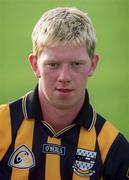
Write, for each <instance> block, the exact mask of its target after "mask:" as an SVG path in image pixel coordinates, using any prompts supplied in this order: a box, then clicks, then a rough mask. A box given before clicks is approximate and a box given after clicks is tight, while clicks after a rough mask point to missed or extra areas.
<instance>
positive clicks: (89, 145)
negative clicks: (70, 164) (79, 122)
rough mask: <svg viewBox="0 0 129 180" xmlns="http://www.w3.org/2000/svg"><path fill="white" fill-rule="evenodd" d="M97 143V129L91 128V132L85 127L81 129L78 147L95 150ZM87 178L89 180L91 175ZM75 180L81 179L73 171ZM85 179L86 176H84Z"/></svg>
mask: <svg viewBox="0 0 129 180" xmlns="http://www.w3.org/2000/svg"><path fill="white" fill-rule="evenodd" d="M95 145H96V132H95V129H94V128H93V129H91V130H90V132H89V131H86V129H85V128H84V127H81V129H80V135H79V142H78V148H80V147H81V149H85V150H90V151H94V150H95ZM85 178H86V180H89V179H90V177H85ZM72 179H73V180H75V179H76V180H80V176H78V175H76V174H75V173H73V178H72ZM83 179H84V178H83Z"/></svg>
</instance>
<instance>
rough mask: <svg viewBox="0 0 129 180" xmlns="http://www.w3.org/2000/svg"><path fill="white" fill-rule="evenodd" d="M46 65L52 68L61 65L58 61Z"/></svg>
mask: <svg viewBox="0 0 129 180" xmlns="http://www.w3.org/2000/svg"><path fill="white" fill-rule="evenodd" d="M46 65H47V66H48V67H49V68H51V69H55V68H57V67H58V66H59V63H57V62H49V63H47V64H46Z"/></svg>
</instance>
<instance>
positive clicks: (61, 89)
mask: <svg viewBox="0 0 129 180" xmlns="http://www.w3.org/2000/svg"><path fill="white" fill-rule="evenodd" d="M56 90H57V91H59V92H62V93H69V92H72V91H73V89H66V88H57V89H56Z"/></svg>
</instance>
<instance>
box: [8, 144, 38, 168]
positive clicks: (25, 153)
mask: <svg viewBox="0 0 129 180" xmlns="http://www.w3.org/2000/svg"><path fill="white" fill-rule="evenodd" d="M8 165H9V166H11V167H14V168H18V169H29V168H32V167H33V166H35V158H34V154H33V152H32V151H31V150H30V149H29V148H28V147H27V146H26V145H21V146H19V147H18V148H17V149H16V150H15V151H14V152H13V153H12V155H11V156H10V159H9V161H8Z"/></svg>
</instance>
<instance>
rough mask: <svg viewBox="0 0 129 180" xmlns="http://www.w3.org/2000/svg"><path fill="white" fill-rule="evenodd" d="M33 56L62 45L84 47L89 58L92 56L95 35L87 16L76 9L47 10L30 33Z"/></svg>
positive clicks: (59, 8)
mask: <svg viewBox="0 0 129 180" xmlns="http://www.w3.org/2000/svg"><path fill="white" fill-rule="evenodd" d="M32 42H33V54H34V55H36V56H37V55H39V54H40V53H41V51H42V50H43V48H44V47H52V46H56V45H59V44H60V43H62V44H68V45H75V46H76V45H85V46H86V48H87V51H88V54H89V57H90V58H92V57H93V56H94V51H95V44H96V35H95V31H94V28H93V25H92V23H91V20H90V18H89V17H88V16H87V14H85V13H83V12H82V11H80V10H79V9H77V8H68V7H64V8H62V7H58V8H55V9H51V10H48V11H47V12H46V13H44V14H43V16H42V17H41V18H40V19H39V21H38V22H37V24H36V25H35V27H34V29H33V32H32Z"/></svg>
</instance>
